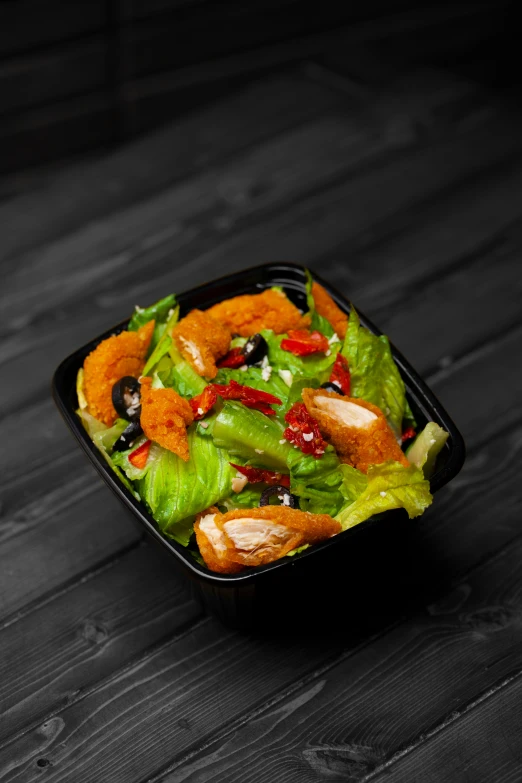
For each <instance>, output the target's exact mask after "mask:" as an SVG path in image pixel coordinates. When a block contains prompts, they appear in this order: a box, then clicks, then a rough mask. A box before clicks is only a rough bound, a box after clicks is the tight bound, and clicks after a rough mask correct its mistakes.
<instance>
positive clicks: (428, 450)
mask: <svg viewBox="0 0 522 783" xmlns="http://www.w3.org/2000/svg"><path fill="white" fill-rule="evenodd" d="M448 437H449V435H448V433H447V432H446V430H443V429H442V427H439V425H438V424H436V423H435V422H434V421H429V422H428V423H427V424H426V426H425V427H424V429H423V430H422V432H419V434H418V435H417V437H416V438H415V440H414V441H413V443H412V444H411V446H409V447H408V449H407V451H406V456H407V457H408V459H409V461H410V462H411V463H412V464H413V465H415V466H416V467H418V468H422V471H423V473H424V475H425V476H426V478H429V476H431V474H432V473H433V469H434V467H435V460H436V459H437V455H438V453H439V452H440V450H441V449H442V447H443V446H444V444H445V443H446V441H447V440H448Z"/></svg>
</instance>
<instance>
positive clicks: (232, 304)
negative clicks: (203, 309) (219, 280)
mask: <svg viewBox="0 0 522 783" xmlns="http://www.w3.org/2000/svg"><path fill="white" fill-rule="evenodd" d="M207 313H208V314H209V315H211V316H212V317H213V318H216V319H217V320H218V321H220V322H221V323H224V324H226V325H227V326H228V328H229V329H230V331H231V332H235V333H236V334H239V335H241V337H251V336H252V335H253V334H257V332H259V331H261V329H272V330H273V331H274V332H275V334H285V333H286V332H288V330H289V329H306V328H307V327H308V326H310V317H309V316H308V315H301V313H300V312H299V310H298V309H297V307H296V306H295V305H294V304H292V302H291V301H290V300H289V299H288V297H286V296H285V294H283V293H281V292H280V291H274V290H272V289H267V290H266V291H263V293H261V294H244V295H242V296H234V297H233V298H232V299H225V300H224V301H223V302H219V303H218V304H216V305H214V306H213V307H210V308H209V309H208V310H207Z"/></svg>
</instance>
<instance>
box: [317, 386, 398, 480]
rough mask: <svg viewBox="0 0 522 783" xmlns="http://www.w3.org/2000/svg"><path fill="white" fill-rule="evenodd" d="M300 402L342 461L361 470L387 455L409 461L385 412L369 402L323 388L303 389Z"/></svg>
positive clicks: (394, 458)
mask: <svg viewBox="0 0 522 783" xmlns="http://www.w3.org/2000/svg"><path fill="white" fill-rule="evenodd" d="M303 402H304V404H305V405H306V408H307V410H308V413H309V414H310V415H311V416H313V417H314V419H316V420H317V421H318V423H319V429H320V430H321V433H322V434H323V435H324V436H325V437H326V438H327V439H328V440H329V441H330V443H332V444H333V446H334V448H335V450H336V451H337V453H338V454H339V457H340V458H341V461H342V462H346V463H348V465H352V466H353V467H354V468H357V469H358V470H362V471H363V472H364V473H366V472H367V471H368V468H369V466H370V465H379V464H380V463H381V462H386V461H387V460H390V459H391V460H395V461H396V462H400V463H401V464H402V465H404V466H405V467H408V465H409V464H410V463H409V462H408V460H407V459H406V457H405V456H404V453H403V451H402V449H401V448H400V446H399V444H398V443H397V441H396V439H395V435H394V434H393V431H392V429H391V427H390V426H389V424H388V422H387V421H386V418H385V416H384V414H383V413H382V411H381V410H380V408H378V407H377V406H376V405H372V403H371V402H366V400H360V399H358V398H355V397H341V396H340V395H339V394H336V393H335V392H328V391H325V390H324V389H303Z"/></svg>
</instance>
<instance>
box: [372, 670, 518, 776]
mask: <svg viewBox="0 0 522 783" xmlns="http://www.w3.org/2000/svg"><path fill="white" fill-rule="evenodd" d="M503 685H504V687H502V685H500V686H499V687H498V690H496V691H494V692H493V693H491V694H485V697H484V701H482V700H479V701H478V703H477V704H474V705H471V706H470V709H469V710H467V711H466V712H465V714H464V715H462V717H459V718H457V719H454V720H452V721H450V722H449V723H448V725H447V726H445V727H444V729H443V730H442V731H441V732H440V733H437V734H436V735H435V736H433V737H430V738H429V740H428V741H427V742H426V743H423V744H422V745H421V746H420V747H419V749H418V750H417V751H416V752H414V753H409V754H408V755H407V756H405V757H404V758H403V759H401V760H400V761H399V762H398V763H397V764H394V765H393V766H392V767H391V768H387V769H386V770H385V771H384V772H383V774H382V775H377V776H375V777H372V778H371V779H372V780H386V781H388V782H389V783H395V782H396V783H402V781H404V780H417V779H419V780H423V781H426V783H435V782H436V781H439V780H450V779H453V780H473V781H474V782H475V781H476V783H489V781H491V780H494V781H495V783H496V782H497V781H498V783H517V781H519V780H520V768H521V765H522V744H521V737H522V713H521V708H520V705H521V704H522V680H521V678H520V676H517V677H516V678H513V680H512V681H510V680H508V681H507V682H506V683H505V684H503ZM488 697H489V698H488Z"/></svg>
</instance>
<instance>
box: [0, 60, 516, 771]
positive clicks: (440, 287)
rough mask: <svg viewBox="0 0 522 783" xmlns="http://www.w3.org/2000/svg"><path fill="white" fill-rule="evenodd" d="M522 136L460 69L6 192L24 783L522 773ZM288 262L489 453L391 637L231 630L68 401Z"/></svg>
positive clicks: (1, 701)
mask: <svg viewBox="0 0 522 783" xmlns="http://www.w3.org/2000/svg"><path fill="white" fill-rule="evenodd" d="M379 79H382V81H379ZM521 126H522V122H521V120H520V117H519V116H518V115H517V114H516V113H515V112H514V110H513V109H512V108H511V107H510V106H509V105H507V104H506V103H502V102H501V101H500V100H499V99H498V98H495V97H493V96H492V95H490V94H488V93H487V92H486V91H484V90H482V89H481V88H479V87H478V86H476V85H473V84H472V83H469V82H467V81H465V80H464V79H459V78H457V77H456V76H452V75H449V74H442V73H437V72H414V71H410V72H408V73H406V74H401V73H398V74H395V73H394V74H392V73H388V74H386V75H384V74H383V73H381V74H380V75H379V78H377V79H375V80H374V81H373V82H372V83H370V84H366V85H362V84H360V83H355V82H354V81H351V80H350V79H347V78H338V77H335V76H332V75H331V74H330V73H329V72H328V71H325V70H324V69H322V68H320V67H318V66H316V65H312V66H304V67H303V68H301V69H298V70H296V71H292V72H287V73H281V74H279V75H274V76H273V77H270V78H266V79H264V80H261V81H257V82H255V83H253V84H251V85H250V86H248V87H247V88H245V89H243V90H242V91H241V92H236V93H231V94H230V95H229V96H228V97H227V98H226V99H222V100H221V101H220V102H218V103H216V104H214V105H212V106H210V107H208V108H206V109H204V110H202V111H201V112H200V113H199V114H196V115H192V116H186V117H182V118H180V119H179V121H178V122H176V123H175V124H174V125H172V126H171V127H168V128H166V129H163V130H161V131H159V132H156V133H155V134H154V135H153V136H149V137H146V138H144V139H141V140H138V141H136V142H133V143H132V144H130V145H129V146H127V147H125V148H122V149H120V150H119V151H116V152H114V153H113V154H110V155H106V156H104V157H97V158H95V159H90V160H85V161H80V162H77V163H76V164H74V165H72V166H69V167H67V168H64V169H60V170H57V171H54V172H53V173H48V174H45V175H43V174H42V175H38V176H37V175H35V176H34V177H30V178H25V179H24V180H20V179H17V180H15V179H11V180H9V181H5V182H4V183H2V186H1V191H0V192H1V196H2V201H1V202H0V224H1V226H2V232H1V239H0V248H1V253H2V267H1V271H2V282H1V286H0V313H1V316H0V317H1V325H0V331H1V336H2V340H1V342H0V363H1V370H2V382H1V385H0V443H1V444H2V448H1V450H0V475H1V476H2V487H1V517H0V619H1V626H0V629H1V630H0V682H1V690H0V710H1V715H0V780H1V781H2V782H3V781H6V782H7V781H17V782H18V781H20V782H21V781H23V782H24V783H29V782H30V781H31V782H32V781H41V780H45V781H49V783H50V782H51V781H52V782H53V783H54V782H55V781H67V782H68V783H69V782H71V783H84V782H85V783H87V782H88V783H95V782H97V781H100V783H120V782H121V783H145V782H146V781H149V782H150V783H152V782H154V783H160V781H161V783H175V782H176V783H177V782H178V781H187V782H188V781H190V783H195V782H196V781H198V783H199V782H202V781H204V782H205V783H207V781H227V783H228V782H229V781H230V782H233V781H238V782H239V781H241V783H246V782H247V781H252V783H254V782H256V783H257V781H285V783H293V782H295V783H312V782H313V783H316V782H319V781H355V780H365V781H366V780H375V781H381V780H382V781H384V780H386V781H397V782H398V783H399V782H400V783H404V781H414V780H415V781H422V783H429V781H473V783H476V782H477V781H485V782H486V781H487V783H491V782H492V781H495V783H498V782H499V781H520V780H521V779H522V710H521V704H522V679H521V677H520V674H521V671H522V614H521V613H522V537H521V535H520V534H521V532H522V531H521V527H520V520H521V512H522V481H521V478H520V447H521V444H522V427H521V423H522V420H521V404H520V402H521V398H522V373H521V372H520V356H521V352H522V327H521V320H520V315H521V293H522V279H521V278H522V276H521V271H520V270H521V263H520V258H521V252H522V222H521V219H522V134H521ZM268 260H292V261H299V262H304V263H306V264H309V265H310V267H311V268H313V269H317V270H318V271H320V274H321V275H323V276H324V277H326V278H327V279H329V280H330V281H331V282H332V283H333V284H334V285H336V286H339V287H340V288H341V289H342V290H343V291H344V292H345V293H346V294H347V295H348V296H349V297H350V298H351V299H352V300H353V301H354V303H355V304H356V305H358V306H359V307H360V308H361V309H362V310H363V311H364V312H365V313H366V314H367V315H368V316H369V317H370V318H372V320H374V321H375V322H376V323H378V324H379V325H380V326H381V328H383V329H384V330H386V331H387V333H388V334H389V335H390V337H391V339H392V340H393V342H394V343H395V344H396V345H397V346H398V347H399V349H400V350H401V351H402V352H403V353H404V354H405V355H406V357H407V358H408V359H409V360H411V362H412V363H413V365H414V366H415V367H416V368H417V369H419V370H420V371H421V372H422V374H423V375H424V377H425V378H427V380H428V382H429V383H430V385H431V386H432V388H433V389H434V390H435V392H436V394H437V395H438V396H439V397H440V399H441V400H442V402H443V403H444V405H445V406H446V407H447V409H448V411H449V412H450V414H451V415H452V416H453V417H454V419H455V421H456V422H457V424H458V426H459V427H460V429H461V431H462V432H463V434H464V437H465V439H466V442H467V446H468V459H467V462H466V465H465V467H464V469H463V471H462V473H461V474H460V475H459V477H457V479H455V480H454V481H453V482H452V483H451V484H450V485H449V486H448V487H447V488H446V489H444V490H443V491H441V492H440V493H439V494H438V495H437V497H436V502H435V504H434V506H433V507H432V508H431V509H430V510H429V511H428V512H427V513H426V514H425V516H424V517H423V518H422V519H421V520H420V521H419V522H418V540H419V546H423V547H425V548H428V549H429V550H430V552H431V554H432V559H433V561H434V562H435V563H436V568H435V569H434V572H433V573H432V574H430V578H429V580H425V583H423V584H419V585H412V588H411V589H412V596H413V599H414V600H413V604H412V606H410V605H408V606H398V607H396V608H395V611H394V612H390V613H389V614H388V615H387V616H386V617H384V618H382V619H381V620H380V622H379V623H378V625H377V627H376V628H375V630H374V631H373V632H372V633H371V634H366V635H363V636H362V637H361V636H360V635H359V636H358V637H354V633H353V629H351V628H350V627H349V623H347V622H346V618H345V614H344V612H343V597H342V596H341V597H339V596H337V597H336V599H337V600H339V623H338V628H335V629H332V633H331V634H329V635H328V637H326V636H323V635H321V634H317V633H314V622H313V618H310V624H309V627H305V628H303V629H302V633H301V634H300V635H299V636H297V635H286V636H279V635H273V634H272V635H265V634H246V633H240V632H235V631H230V630H227V629H226V628H224V627H222V626H221V625H220V624H219V623H218V622H217V621H216V620H214V619H213V618H211V617H209V616H206V615H205V614H204V613H203V612H202V610H201V609H200V607H199V606H198V604H197V603H196V602H195V601H194V599H193V598H191V596H190V594H189V593H188V591H187V588H186V585H185V583H184V582H183V581H182V580H181V579H180V578H178V576H177V575H176V573H175V572H174V571H173V570H171V568H170V567H169V566H168V564H166V563H165V562H164V561H163V559H162V558H160V556H159V554H158V552H157V551H156V549H155V548H154V547H153V546H152V545H149V544H148V543H145V542H144V541H143V540H142V539H141V538H140V536H139V534H138V533H137V532H136V530H135V528H134V526H133V525H132V524H131V523H130V521H129V518H128V516H127V514H126V512H125V511H124V509H123V508H121V507H120V506H119V505H118V503H117V502H116V500H115V499H114V498H113V497H112V496H111V494H110V492H109V491H108V490H107V489H106V488H105V487H104V486H103V484H102V482H101V481H100V480H99V478H98V477H97V476H96V475H95V473H94V471H93V470H92V468H91V467H90V466H89V465H88V463H87V461H86V460H85V458H84V456H83V455H82V454H81V453H80V450H79V449H78V448H77V446H76V444H75V443H74V442H73V440H72V438H71V436H70V434H69V433H68V431H67V430H66V427H65V426H64V424H63V422H62V421H61V419H60V417H59V415H58V413H57V412H56V410H55V407H54V405H53V402H52V400H51V398H50V392H49V382H50V377H51V375H52V372H53V370H54V368H55V367H56V365H57V364H58V362H59V361H60V360H61V359H62V358H63V357H64V356H65V355H67V354H68V353H69V352H71V351H73V350H74V349H75V348H77V347H78V346H79V345H81V344H83V343H84V342H86V341H87V340H88V339H90V338H91V337H93V336H94V335H96V334H98V333H100V332H101V331H103V330H104V329H106V328H107V327H109V326H110V325H112V324H113V323H115V322H117V321H119V320H120V319H122V318H124V317H125V316H126V315H127V314H128V313H129V312H130V310H131V309H132V308H133V306H134V305H135V304H136V303H139V304H141V305H143V304H147V303H149V302H151V301H153V300H155V299H157V298H159V297H160V296H162V295H164V294H165V293H166V292H170V291H182V290H183V289H185V288H189V287H192V286H193V285H196V284H198V283H201V282H203V281H205V280H207V279H210V278H213V277H215V276H218V275H221V274H224V273H227V272H231V271H234V270H239V269H241V268H242V267H244V266H248V265H254V264H257V263H262V262H264V261H268ZM426 582H427V583H426ZM417 591H418V592H417Z"/></svg>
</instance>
